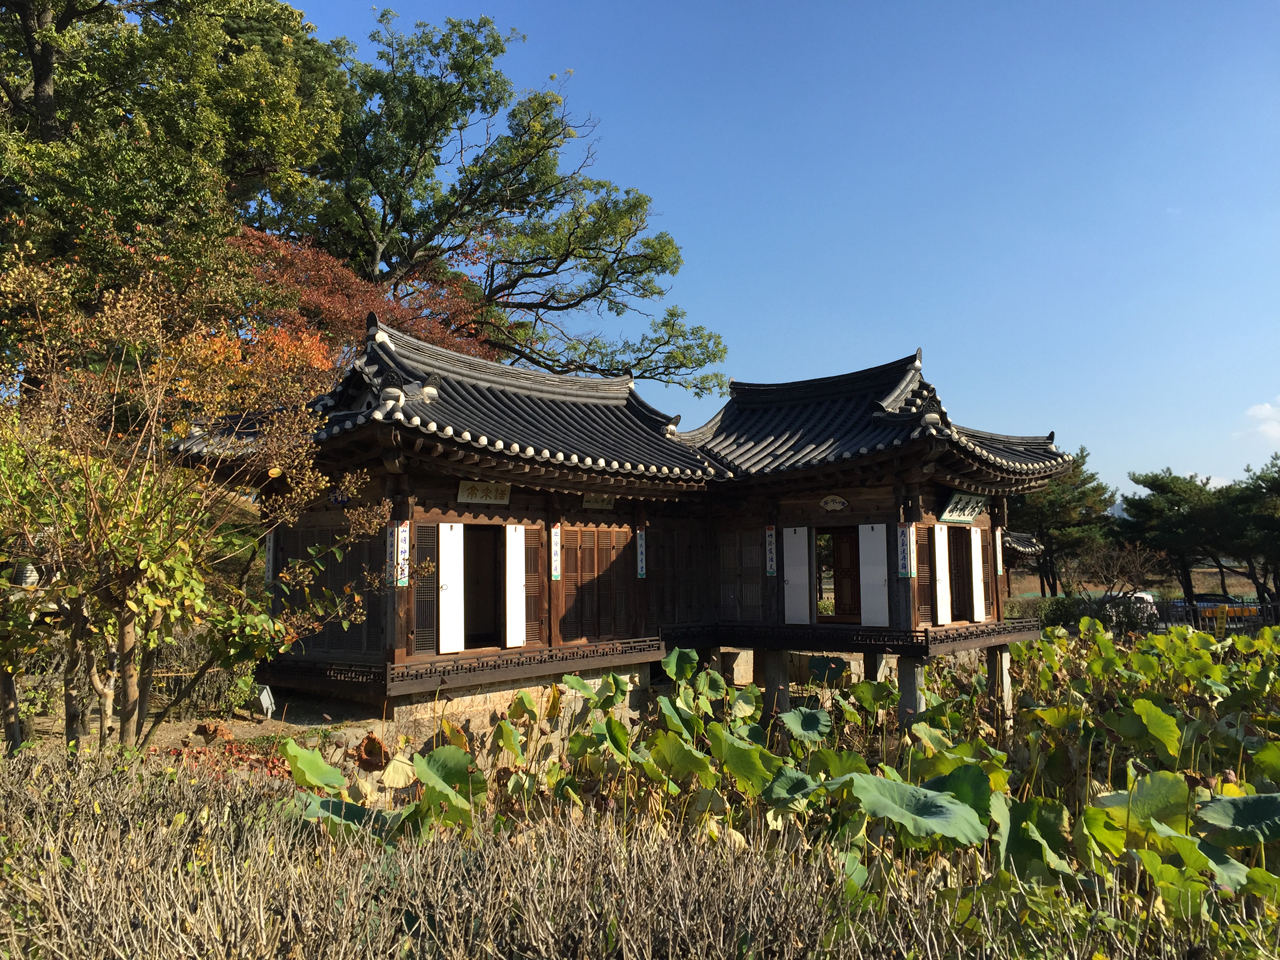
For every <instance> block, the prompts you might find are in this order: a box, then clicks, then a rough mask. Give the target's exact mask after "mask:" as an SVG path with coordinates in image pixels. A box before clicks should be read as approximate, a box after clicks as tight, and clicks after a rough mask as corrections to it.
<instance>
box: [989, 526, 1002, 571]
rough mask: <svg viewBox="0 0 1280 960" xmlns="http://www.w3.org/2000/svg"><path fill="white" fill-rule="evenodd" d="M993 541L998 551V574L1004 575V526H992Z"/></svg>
mask: <svg viewBox="0 0 1280 960" xmlns="http://www.w3.org/2000/svg"><path fill="white" fill-rule="evenodd" d="M991 541H992V543H993V544H994V545H995V551H996V576H997V577H1003V576H1004V528H1003V527H992V528H991Z"/></svg>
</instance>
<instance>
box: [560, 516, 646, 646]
mask: <svg viewBox="0 0 1280 960" xmlns="http://www.w3.org/2000/svg"><path fill="white" fill-rule="evenodd" d="M560 548H561V563H560V579H561V582H562V583H563V584H564V607H565V612H564V617H563V618H562V619H561V621H560V635H561V636H562V637H563V638H564V639H565V640H577V639H581V638H583V637H587V638H589V639H604V638H613V637H625V636H628V635H629V634H630V633H631V629H632V628H631V597H632V591H633V590H634V589H635V578H636V571H635V551H634V549H632V546H631V531H630V529H627V528H622V529H616V530H615V529H609V528H589V527H562V528H561V532H560Z"/></svg>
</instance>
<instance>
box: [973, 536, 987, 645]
mask: <svg viewBox="0 0 1280 960" xmlns="http://www.w3.org/2000/svg"><path fill="white" fill-rule="evenodd" d="M969 536H970V537H972V538H973V546H972V550H973V620H974V622H975V623H980V622H981V621H983V620H985V619H987V604H986V598H985V596H984V594H983V590H982V531H981V530H979V529H978V528H977V527H970V528H969Z"/></svg>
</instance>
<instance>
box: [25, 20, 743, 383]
mask: <svg viewBox="0 0 1280 960" xmlns="http://www.w3.org/2000/svg"><path fill="white" fill-rule="evenodd" d="M514 39H516V35H515V34H509V35H504V34H502V33H501V32H500V31H499V30H498V28H497V27H496V26H495V25H494V24H493V23H492V21H490V20H488V19H485V18H482V19H480V20H476V21H458V20H447V21H446V23H445V25H444V26H443V27H441V28H437V27H432V26H430V25H428V24H423V23H419V24H416V25H415V27H414V28H413V30H412V31H410V32H405V31H402V30H400V29H398V28H397V27H396V25H395V15H394V14H392V13H390V12H389V11H384V12H383V13H382V15H381V17H380V26H379V28H378V29H377V30H376V31H375V32H374V33H373V34H372V35H371V37H370V41H371V43H372V44H373V47H374V49H375V57H374V59H373V62H363V61H361V60H359V59H357V58H356V57H355V55H354V53H353V50H354V48H353V47H352V45H351V44H349V43H347V42H346V41H337V42H334V43H330V44H325V43H321V42H320V41H319V40H317V39H316V38H315V36H314V30H313V28H312V26H311V25H310V24H308V23H306V22H305V21H304V20H303V15H302V13H300V12H299V11H297V10H295V9H293V8H291V7H289V6H288V5H286V4H283V3H279V2H277V0H214V2H208V3H194V2H190V0H116V2H111V0H101V2H94V3H90V2H87V0H15V2H6V3H3V4H0V120H2V122H3V124H2V126H0V217H3V219H2V220H0V242H2V243H3V244H4V245H5V246H12V245H14V244H15V243H21V244H32V245H34V246H35V248H36V250H37V252H38V253H39V252H44V253H47V254H49V255H55V256H66V257H77V258H79V259H80V260H81V262H82V263H85V264H86V265H88V266H90V267H91V268H92V269H93V270H94V271H95V272H96V273H97V274H98V275H100V276H101V278H102V280H103V282H104V283H105V284H107V285H113V284H119V285H127V284H129V283H131V282H134V281H136V279H137V277H138V276H139V275H140V274H141V273H143V272H148V271H150V270H151V269H154V263H155V262H156V261H159V262H162V263H166V264H168V265H169V266H168V268H167V269H169V270H170V272H178V273H181V274H182V275H183V278H184V281H185V280H188V279H189V277H190V273H191V272H192V271H195V270H201V269H204V270H207V269H211V268H212V264H211V261H215V262H216V261H217V260H218V259H219V258H220V256H221V254H220V252H219V249H218V246H219V243H220V242H221V241H222V240H223V239H225V238H227V237H231V236H234V235H236V234H237V233H238V231H239V229H240V227H241V226H245V225H247V226H251V227H255V228H257V229H259V230H261V231H263V232H266V233H268V234H273V235H276V236H278V237H280V238H282V239H286V240H293V241H306V242H309V243H312V244H314V245H315V247H316V248H317V249H319V250H322V251H324V252H326V253H328V254H330V255H331V256H333V257H335V258H336V259H337V260H339V261H342V262H345V263H347V264H349V265H350V266H351V267H352V268H353V269H354V270H355V271H356V272H357V274H358V275H359V276H361V277H362V278H363V279H365V280H366V281H370V282H374V283H377V284H379V285H380V286H381V287H382V288H383V289H384V293H385V295H386V296H388V297H390V298H391V299H392V300H393V301H394V302H395V303H396V304H397V305H398V307H399V308H400V309H397V310H394V311H392V312H391V316H390V317H389V319H391V320H392V321H393V322H397V318H399V317H403V318H405V320H406V322H409V323H410V324H412V321H414V320H420V319H422V318H428V317H429V318H430V319H431V320H432V321H433V322H443V323H445V324H446V325H447V327H448V328H449V329H450V330H451V331H452V332H453V333H454V334H456V335H458V336H459V337H462V338H466V339H474V340H480V341H485V342H487V343H488V344H489V348H490V349H496V350H498V351H499V354H498V355H500V356H502V357H505V358H506V359H508V360H510V361H511V362H514V363H522V364H526V365H531V366H536V367H540V368H543V369H547V370H553V371H557V372H575V373H599V374H607V375H630V376H635V377H637V378H642V379H654V380H658V381H662V382H668V383H679V384H682V385H684V386H686V387H689V388H691V389H693V390H695V391H696V392H698V393H700V394H701V393H705V392H707V391H710V390H714V389H716V388H718V387H719V386H721V385H722V378H721V377H720V375H718V374H714V373H706V372H704V370H705V368H706V367H707V366H708V365H711V364H715V363H717V362H719V361H720V360H721V359H723V357H724V355H725V349H724V345H723V342H722V341H721V339H720V337H719V336H718V335H716V334H714V333H712V332H711V331H709V330H707V329H706V328H704V327H702V326H696V325H689V324H687V323H686V322H685V316H684V314H683V312H682V311H681V310H680V309H679V308H678V307H675V306H671V305H664V304H662V302H661V301H662V300H663V299H664V297H665V296H666V294H667V292H668V286H667V282H668V280H669V278H670V277H672V276H673V275H674V274H675V273H676V271H677V270H678V269H679V268H680V265H681V257H680V250H679V247H678V246H677V245H676V243H675V241H674V240H673V239H672V237H671V236H670V235H669V234H667V233H665V232H662V231H657V230H654V229H653V228H652V225H651V222H650V217H651V213H652V210H651V207H652V203H651V200H650V198H649V197H648V196H646V195H644V194H643V193H641V192H639V191H638V190H635V189H631V188H624V187H620V186H618V185H616V184H614V183H611V182H610V181H608V180H604V179H601V178H598V177H595V176H592V175H590V171H591V169H592V166H593V162H594V159H595V157H594V152H593V149H592V147H591V144H590V143H589V142H588V141H587V140H585V139H584V138H583V137H582V135H583V134H584V133H588V132H590V130H591V129H592V126H593V124H592V123H591V122H590V121H586V122H582V123H578V122H575V121H574V120H573V118H572V117H571V115H570V114H569V113H568V111H567V109H566V106H565V102H564V99H563V97H562V94H561V91H560V89H542V90H533V91H525V92H517V91H516V90H515V88H514V85H513V84H512V82H511V81H510V79H509V78H507V77H506V76H505V75H504V74H503V73H502V71H501V70H500V69H499V68H498V66H497V61H498V60H499V59H500V58H501V56H502V55H503V54H504V53H505V51H506V49H507V45H508V44H509V43H510V42H511V41H512V40H514ZM552 82H553V83H554V79H553V81H552ZM122 241H124V242H125V243H126V245H127V246H129V247H131V248H132V249H133V250H135V251H136V252H137V253H138V255H139V258H140V259H141V261H142V263H141V265H139V264H137V263H128V262H126V263H125V264H121V263H120V262H119V261H118V259H117V254H118V250H119V247H120V245H121V242H122ZM121 274H124V275H121ZM441 291H444V292H445V293H446V294H447V297H446V298H445V299H446V300H448V301H449V303H450V309H448V310H444V309H442V306H441V305H442V300H441ZM631 317H641V318H643V319H642V320H641V322H640V325H639V326H640V329H639V330H635V329H623V330H621V331H617V332H614V333H609V332H606V331H604V330H602V329H600V327H601V321H605V320H607V319H608V318H613V319H614V321H617V320H619V319H620V318H628V319H629V318H631ZM623 322H626V321H625V320H624V321H623Z"/></svg>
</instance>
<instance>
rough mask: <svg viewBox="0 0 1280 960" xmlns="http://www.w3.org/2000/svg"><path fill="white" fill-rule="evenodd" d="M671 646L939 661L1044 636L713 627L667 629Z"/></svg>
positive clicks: (994, 630)
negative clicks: (851, 654) (848, 654)
mask: <svg viewBox="0 0 1280 960" xmlns="http://www.w3.org/2000/svg"><path fill="white" fill-rule="evenodd" d="M660 634H661V637H662V639H663V641H664V642H665V643H666V644H667V646H668V647H672V646H677V647H743V648H751V649H754V650H791V651H795V652H798V653H800V652H814V653H827V652H830V653H890V654H897V655H898V656H905V657H936V656H946V655H947V654H952V653H959V652H961V651H963V650H981V649H983V648H985V647H995V646H1002V645H1004V644H1008V643H1014V642H1018V641H1022V640H1030V639H1034V638H1035V637H1037V636H1039V635H1040V625H1039V624H1038V623H1037V622H1036V621H1035V620H998V621H992V622H990V623H969V624H962V625H959V626H954V627H952V626H946V627H927V628H925V629H923V630H898V629H894V628H892V627H864V626H860V625H858V624H843V623H817V624H809V623H786V624H763V623H709V624H683V625H680V626H676V627H664V628H662V630H661V631H660Z"/></svg>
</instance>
